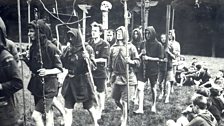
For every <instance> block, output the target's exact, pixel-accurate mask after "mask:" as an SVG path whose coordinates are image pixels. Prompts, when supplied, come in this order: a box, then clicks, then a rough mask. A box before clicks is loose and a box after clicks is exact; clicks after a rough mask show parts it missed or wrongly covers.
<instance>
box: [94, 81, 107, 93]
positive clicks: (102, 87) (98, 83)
mask: <svg viewBox="0 0 224 126" xmlns="http://www.w3.org/2000/svg"><path fill="white" fill-rule="evenodd" d="M94 85H95V86H96V91H97V92H99V93H102V92H104V91H105V85H106V78H94Z"/></svg>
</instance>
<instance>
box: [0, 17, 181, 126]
mask: <svg viewBox="0 0 224 126" xmlns="http://www.w3.org/2000/svg"><path fill="white" fill-rule="evenodd" d="M91 27H92V30H91V35H92V37H91V39H90V40H89V41H88V42H83V41H82V35H81V33H80V30H78V29H74V28H70V29H69V30H68V32H67V36H66V38H67V42H69V43H70V44H69V45H68V46H67V47H66V48H65V49H64V50H62V51H60V50H59V49H58V48H57V47H56V45H54V44H53V42H52V41H53V39H52V35H51V34H52V33H51V29H50V27H49V25H47V23H46V22H45V21H44V20H42V19H38V20H34V21H32V22H31V23H29V25H28V28H29V33H28V36H29V37H30V39H31V42H32V45H31V47H30V50H29V53H28V55H27V56H25V57H23V58H22V60H23V61H24V62H25V63H26V64H27V66H28V67H29V69H30V71H31V79H30V82H29V84H28V90H29V91H30V92H31V93H32V95H33V96H34V103H35V110H34V111H33V113H32V118H33V119H34V121H35V124H36V126H44V125H45V124H46V125H47V126H52V125H53V111H52V105H53V101H54V98H55V97H57V94H58V93H59V83H58V77H57V75H58V74H59V73H62V72H63V70H64V68H65V69H66V70H67V75H66V77H65V79H64V81H63V85H62V89H61V94H62V96H63V98H64V100H65V101H64V107H65V109H64V110H65V111H64V112H62V114H63V116H64V123H65V126H71V125H72V119H73V116H72V110H73V108H74V105H75V103H80V102H81V103H83V108H84V109H87V110H88V111H89V113H90V115H91V117H92V119H93V121H94V125H95V126H98V123H97V120H98V119H100V118H101V114H102V112H103V110H104V104H105V90H106V84H107V82H109V83H110V84H111V85H112V98H113V99H114V101H115V103H116V105H117V106H118V107H119V108H120V109H121V110H122V116H121V125H122V126H126V125H127V118H128V100H129V99H131V100H133V101H137V103H138V105H139V108H138V109H137V110H136V111H135V113H137V114H139V113H140V114H143V113H144V111H143V100H144V87H145V85H146V84H150V86H151V91H152V101H153V102H152V107H151V111H152V112H156V100H157V89H156V88H157V85H158V84H159V83H160V89H161V95H160V97H163V96H164V94H165V91H167V95H166V100H165V103H168V102H169V94H170V91H172V86H173V84H174V83H175V79H174V75H175V69H176V65H177V64H176V63H177V62H176V59H178V57H179V55H180V45H179V43H178V42H176V41H175V33H174V31H173V30H171V31H170V33H169V40H167V41H166V36H165V35H164V34H163V35H161V38H162V39H161V42H159V41H158V40H157V34H156V30H155V28H154V27H153V26H148V27H147V28H146V29H145V31H144V36H143V33H142V30H141V29H140V28H136V29H134V30H133V32H132V36H131V39H130V41H129V35H128V31H127V29H126V28H125V27H124V26H120V27H118V28H117V29H116V30H108V33H107V35H108V38H107V39H105V40H103V39H102V38H101V35H102V33H103V29H102V26H101V24H98V23H92V25H91ZM0 30H1V34H0V35H1V38H2V39H1V44H0V46H1V50H2V51H1V53H4V52H5V53H7V54H8V52H7V51H4V50H7V49H6V47H5V41H6V40H5V36H4V32H3V29H2V28H1V29H0ZM164 36H165V41H164ZM143 37H144V38H145V40H144V39H143ZM106 40H107V41H106ZM127 41H128V42H127ZM127 52H128V53H127ZM5 53H4V54H3V55H4V56H3V57H2V58H1V63H3V64H2V65H6V66H7V67H1V69H6V71H4V72H1V73H6V74H9V75H7V76H6V78H7V77H9V80H10V82H9V80H1V84H0V94H1V97H3V98H1V99H0V100H1V101H3V100H4V99H5V98H6V99H7V100H9V99H10V98H11V95H12V94H13V93H14V92H16V91H18V90H19V89H21V88H22V80H21V75H20V73H19V70H17V69H18V66H17V64H15V62H14V60H15V59H13V58H11V57H12V56H11V55H9V56H7V55H6V54H5ZM5 55H6V56H5ZM7 64H9V65H7ZM126 64H129V65H128V66H129V68H128V71H127V69H126V67H127V65H126ZM7 68H8V69H7ZM127 72H128V75H129V76H128V77H127V76H126V75H127V74H126V73H127ZM11 74H13V75H11ZM4 76H5V74H4ZM108 80H109V81H108ZM127 84H129V85H127ZM167 86H168V88H167V89H166V87H167ZM128 88H129V89H128ZM165 89H166V90H165ZM9 104H10V102H9ZM0 111H1V108H0ZM1 115H2V114H1ZM0 120H1V122H2V120H4V119H3V118H2V117H0ZM5 126H8V124H6V125H5Z"/></svg>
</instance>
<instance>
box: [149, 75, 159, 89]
mask: <svg viewBox="0 0 224 126" xmlns="http://www.w3.org/2000/svg"><path fill="white" fill-rule="evenodd" d="M148 79H149V81H150V84H151V87H154V86H155V85H156V84H157V81H158V74H153V75H149V76H148Z"/></svg>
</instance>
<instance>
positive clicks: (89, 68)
mask: <svg viewBox="0 0 224 126" xmlns="http://www.w3.org/2000/svg"><path fill="white" fill-rule="evenodd" d="M78 6H79V8H80V9H81V10H82V11H83V24H82V25H83V27H82V28H83V34H82V35H81V37H82V47H83V51H84V52H87V51H86V48H85V37H86V36H85V34H86V33H85V31H86V13H88V11H87V10H88V9H90V7H91V6H90V5H86V4H84V5H78ZM79 32H80V33H81V30H80V27H79ZM85 61H86V63H87V67H88V71H89V76H90V80H91V82H92V84H93V85H92V86H93V87H95V86H94V80H93V74H92V70H91V67H90V62H89V59H87V58H85ZM94 95H95V97H96V98H97V96H96V91H95V88H94ZM96 102H98V100H96ZM98 104H99V103H97V105H98Z"/></svg>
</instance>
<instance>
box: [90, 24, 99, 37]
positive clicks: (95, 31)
mask: <svg viewBox="0 0 224 126" xmlns="http://www.w3.org/2000/svg"><path fill="white" fill-rule="evenodd" d="M91 34H92V38H99V37H100V34H101V33H100V28H99V27H92V31H91Z"/></svg>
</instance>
